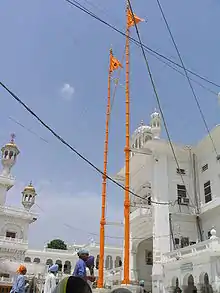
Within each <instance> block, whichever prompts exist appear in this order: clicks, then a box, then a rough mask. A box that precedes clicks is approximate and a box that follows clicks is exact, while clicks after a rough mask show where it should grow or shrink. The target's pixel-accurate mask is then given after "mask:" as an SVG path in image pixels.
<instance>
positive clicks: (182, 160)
mask: <svg viewBox="0 0 220 293" xmlns="http://www.w3.org/2000/svg"><path fill="white" fill-rule="evenodd" d="M160 134H161V118H160V115H159V113H157V112H156V111H155V112H154V113H153V114H152V115H151V121H150V126H145V125H144V124H143V123H141V125H140V127H138V129H137V130H135V132H134V134H133V136H132V139H131V158H130V182H131V189H132V191H133V192H134V193H135V194H137V195H138V197H135V196H133V195H131V198H130V201H131V212H130V224H131V231H130V232H131V241H130V279H131V281H132V282H136V281H138V280H141V279H143V280H145V286H146V289H147V290H149V291H151V290H152V291H153V293H154V292H155V293H156V292H165V291H166V292H168V291H169V292H174V291H175V292H177V287H180V289H182V290H184V292H186V293H188V292H195V291H193V290H194V288H195V287H196V288H197V290H200V291H202V292H203V291H204V288H206V291H204V292H210V293H212V290H215V291H217V292H220V238H218V237H220V192H219V190H220V156H219V155H218V153H220V126H219V125H218V126H216V127H215V128H214V129H213V130H212V131H211V133H210V135H211V138H212V140H211V139H210V136H209V135H207V136H206V137H205V138H203V139H202V140H201V141H200V142H198V143H197V144H196V145H193V146H184V145H180V144H176V143H172V147H173V150H174V153H175V157H174V155H173V150H172V148H171V146H170V144H169V142H168V141H166V140H164V139H161V138H160ZM212 142H214V147H213V143H212ZM18 154H19V150H18V148H17V146H16V145H15V143H14V141H13V138H12V141H11V142H10V143H9V144H6V145H5V146H4V147H3V148H2V165H3V170H2V173H1V175H0V211H1V214H0V237H1V238H0V239H1V243H0V273H1V272H2V273H6V272H5V271H2V270H3V269H2V267H4V270H6V269H7V267H8V268H9V267H10V266H9V265H8V262H7V261H6V260H5V258H7V259H11V260H14V262H20V261H25V263H26V265H27V267H28V270H29V272H30V273H31V272H32V273H35V274H38V273H40V274H44V273H45V272H46V265H49V264H51V263H58V264H60V270H61V271H62V272H63V273H69V272H70V271H71V270H72V269H73V266H74V264H75V262H76V259H77V255H76V251H77V249H78V248H79V247H82V246H85V245H71V246H68V250H67V251H58V250H51V249H47V248H44V249H43V250H42V251H36V250H31V249H29V248H28V237H27V235H28V229H29V224H31V223H32V222H33V221H35V220H36V219H37V216H36V215H35V214H34V213H32V212H31V211H30V209H31V207H32V206H33V205H34V203H35V200H36V198H37V195H36V192H35V189H34V187H33V186H32V185H29V186H27V187H26V188H25V189H24V191H23V193H22V204H23V206H24V208H23V209H19V208H10V207H6V206H5V199H6V194H7V191H8V190H9V189H10V188H11V187H12V186H13V184H14V179H13V178H12V176H11V174H10V170H11V168H12V166H13V165H14V163H15V162H16V158H17V155H18ZM176 161H177V162H178V163H177V162H176ZM124 173H125V170H124V168H122V169H121V170H120V172H118V174H117V175H116V179H117V180H118V181H119V182H120V183H123V182H124ZM213 227H214V229H213ZM209 238H210V239H209ZM87 247H88V248H89V250H90V253H91V254H92V255H94V256H96V257H97V256H98V253H99V247H98V245H96V244H95V243H94V242H91V243H90V244H88V246H87ZM105 259H106V263H105V266H106V272H107V271H110V270H112V269H114V268H115V269H116V270H119V271H120V268H118V267H119V266H120V264H121V259H122V260H123V255H122V248H116V247H106V249H105ZM1 263H2V264H3V265H2V266H1ZM6 264H7V265H6ZM8 271H10V269H8ZM106 276H107V275H106ZM120 277H121V274H120ZM207 277H208V278H207ZM115 278H118V274H115ZM112 279H114V276H113V278H112ZM208 279H209V282H208V281H207V280H208ZM210 284H211V285H210ZM210 286H212V287H210ZM207 288H209V289H207ZM210 288H212V289H210ZM207 290H208V291H207Z"/></svg>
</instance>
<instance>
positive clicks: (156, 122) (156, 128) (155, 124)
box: [150, 109, 161, 139]
mask: <svg viewBox="0 0 220 293" xmlns="http://www.w3.org/2000/svg"><path fill="white" fill-rule="evenodd" d="M150 126H151V131H152V134H153V139H159V138H160V134H161V117H160V113H158V112H157V111H156V109H155V110H154V113H152V114H151V121H150Z"/></svg>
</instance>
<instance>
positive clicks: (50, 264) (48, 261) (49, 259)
mask: <svg viewBox="0 0 220 293" xmlns="http://www.w3.org/2000/svg"><path fill="white" fill-rule="evenodd" d="M46 265H47V266H52V265H53V260H52V259H51V258H48V259H47V261H46Z"/></svg>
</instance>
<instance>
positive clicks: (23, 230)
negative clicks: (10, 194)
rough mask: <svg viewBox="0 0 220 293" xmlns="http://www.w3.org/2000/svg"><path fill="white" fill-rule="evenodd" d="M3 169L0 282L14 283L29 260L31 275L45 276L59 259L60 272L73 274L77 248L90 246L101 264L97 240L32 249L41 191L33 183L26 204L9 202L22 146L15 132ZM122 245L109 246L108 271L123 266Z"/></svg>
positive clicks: (4, 149)
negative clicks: (63, 247)
mask: <svg viewBox="0 0 220 293" xmlns="http://www.w3.org/2000/svg"><path fill="white" fill-rule="evenodd" d="M1 153H2V156H1V163H2V171H1V173H0V285H2V284H5V283H9V284H10V283H11V280H12V277H13V276H14V274H15V272H16V269H17V267H18V265H19V264H20V263H25V265H26V267H27V270H28V275H29V276H32V275H38V276H39V278H40V277H41V278H42V279H43V278H44V276H45V274H46V273H47V269H48V266H50V265H52V264H55V263H57V264H58V265H59V274H60V275H63V274H71V273H72V272H73V269H74V266H75V263H76V261H77V260H78V256H77V251H78V250H79V249H80V248H82V247H86V248H88V249H89V251H90V254H91V255H94V256H95V258H96V264H97V266H98V261H99V245H97V244H96V243H95V242H94V241H93V240H91V242H90V243H89V244H87V245H85V244H84V245H69V246H68V249H67V250H57V249H56V250H55V249H49V248H46V247H45V248H44V249H42V250H32V249H29V247H28V231H29V228H31V226H30V225H31V224H32V223H33V222H35V221H36V220H37V217H38V215H37V214H35V213H34V212H32V207H33V206H34V205H35V201H36V198H37V193H36V191H35V188H34V186H33V185H32V183H30V184H29V185H28V186H26V187H25V188H24V190H23V191H22V195H21V203H22V205H23V207H22V208H19V207H9V206H6V198H7V191H8V190H9V189H10V188H12V187H13V185H14V183H15V178H14V177H13V176H12V174H11V170H12V167H13V166H14V164H15V163H16V161H17V157H18V155H19V149H18V147H17V145H16V144H15V141H14V135H12V138H11V141H10V142H9V143H7V144H6V145H5V146H3V147H2V149H1ZM121 259H122V248H117V247H105V273H108V271H111V270H114V269H116V268H119V267H121V265H122V263H121Z"/></svg>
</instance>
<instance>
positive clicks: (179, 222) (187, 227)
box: [115, 111, 220, 292]
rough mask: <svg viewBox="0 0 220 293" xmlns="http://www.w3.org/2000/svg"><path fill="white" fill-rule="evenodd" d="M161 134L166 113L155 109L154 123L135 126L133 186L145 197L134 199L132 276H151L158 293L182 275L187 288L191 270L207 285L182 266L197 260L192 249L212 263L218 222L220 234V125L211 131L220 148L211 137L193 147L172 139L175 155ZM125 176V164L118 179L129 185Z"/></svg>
mask: <svg viewBox="0 0 220 293" xmlns="http://www.w3.org/2000/svg"><path fill="white" fill-rule="evenodd" d="M160 134H161V117H160V114H159V113H157V112H156V111H155V112H154V113H153V114H152V115H151V121H150V126H145V125H144V124H143V122H142V123H141V125H140V127H138V128H137V130H135V132H134V134H133V136H132V139H131V159H130V184H131V190H132V191H133V192H134V193H135V194H138V195H139V197H135V196H133V195H131V198H130V201H131V213H130V224H131V227H130V228H131V229H130V234H131V242H130V246H131V249H130V250H131V252H130V279H131V281H136V280H140V279H143V280H145V284H146V289H147V290H149V291H151V290H153V292H160V291H162V290H165V287H166V288H167V290H169V288H174V287H173V284H174V283H175V282H176V278H178V284H179V286H180V288H183V287H184V286H185V285H186V283H187V282H188V277H189V275H190V274H192V276H190V278H191V279H190V280H192V277H194V278H195V279H194V282H195V284H196V283H197V284H201V280H198V273H196V274H194V273H193V272H194V271H195V269H194V270H193V265H192V267H191V269H190V268H189V269H188V271H187V269H185V271H184V270H183V271H181V270H180V268H181V266H182V265H184V262H185V263H189V262H191V259H192V251H193V252H195V253H194V257H195V259H196V261H195V263H196V262H197V264H198V263H199V261H200V262H201V257H203V256H202V255H203V254H204V262H206V263H209V262H210V259H209V257H208V256H209V255H210V249H211V248H210V247H212V245H211V244H210V243H209V242H210V241H212V240H208V239H209V238H210V236H211V232H210V231H211V229H212V227H213V226H214V227H215V229H216V231H217V236H220V191H219V190H220V156H218V153H219V154H220V125H218V126H216V127H215V128H214V129H213V130H212V131H211V133H210V135H211V138H212V140H213V142H214V146H215V148H214V147H213V144H212V140H211V139H210V136H209V135H207V136H206V137H204V138H203V139H202V140H201V141H200V142H198V144H196V145H192V146H185V145H180V144H176V143H172V145H173V150H174V153H175V157H174V154H173V152H172V149H171V146H170V144H169V142H168V141H167V140H164V139H162V138H160ZM176 159H177V162H178V164H177V163H176ZM124 174H125V169H124V168H122V169H121V170H120V172H118V174H117V175H116V176H115V179H117V180H118V181H119V182H120V183H122V184H123V183H124ZM154 202H156V203H154ZM167 203H168V204H167ZM201 241H207V242H204V243H205V244H206V246H205V247H206V248H207V249H206V250H202V251H203V254H198V250H197V247H200V248H201V244H202V243H203V242H201ZM215 241H217V240H215ZM196 243H198V244H196ZM185 247H190V253H189V252H188V253H187V254H186V255H187V256H185V257H184V260H183V259H182V260H180V259H179V258H178V256H177V258H175V257H171V256H173V251H175V255H176V252H177V251H178V253H179V255H182V254H183V253H182V251H184V249H185V250H186V248H185ZM198 255H199V256H198ZM212 257H213V256H212ZM219 257H220V252H219ZM177 268H178V270H177ZM180 271H181V272H180ZM205 273H207V274H208V275H209V281H210V283H212V284H213V286H214V283H213V282H214V280H215V277H214V276H213V271H212V273H211V269H210V267H209V266H205V265H204V268H203V270H202V271H201V272H200V274H203V276H204V274H205ZM200 279H201V278H200ZM183 280H184V282H183ZM175 284H176V283H175Z"/></svg>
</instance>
